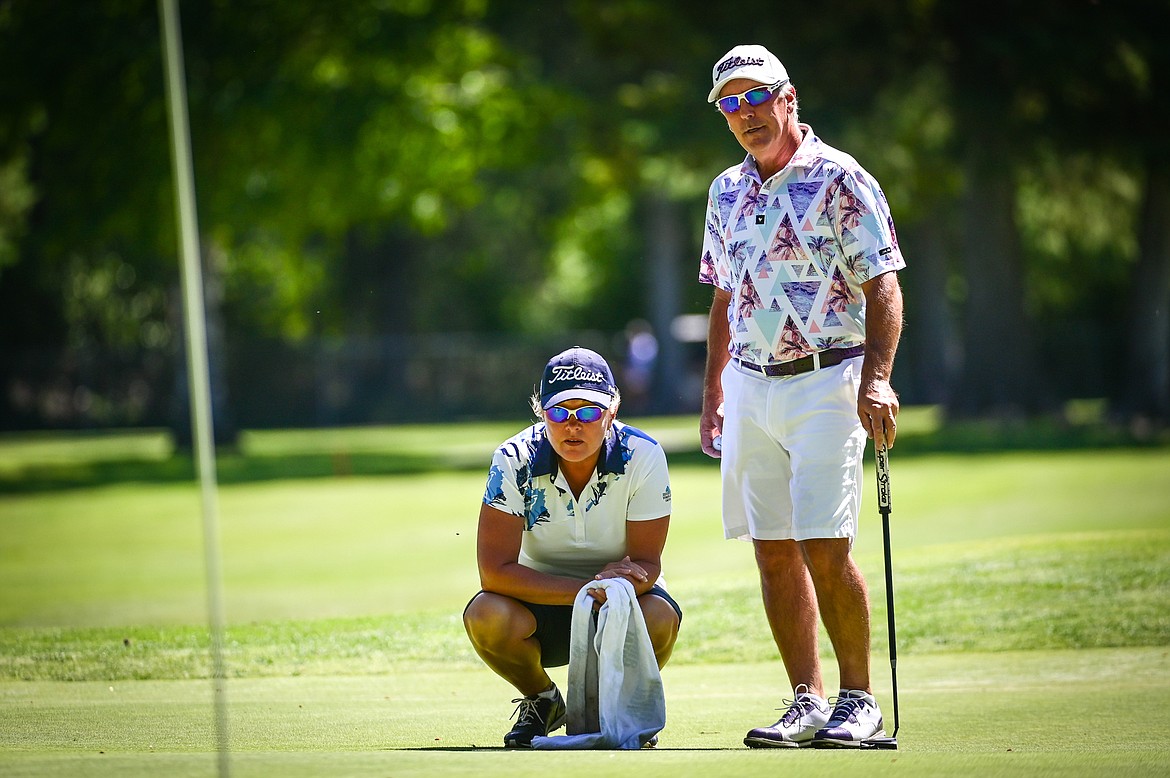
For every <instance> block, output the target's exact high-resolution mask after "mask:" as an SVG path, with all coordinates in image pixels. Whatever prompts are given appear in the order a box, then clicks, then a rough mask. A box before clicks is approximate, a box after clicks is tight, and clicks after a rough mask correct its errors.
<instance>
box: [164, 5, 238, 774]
mask: <svg viewBox="0 0 1170 778" xmlns="http://www.w3.org/2000/svg"><path fill="white" fill-rule="evenodd" d="M158 5H159V16H160V18H161V20H162V45H163V55H164V57H165V63H164V64H165V66H166V87H167V88H166V93H167V103H168V106H169V108H170V111H169V118H170V128H171V161H172V162H173V164H174V170H175V211H176V216H177V219H178V223H179V233H180V235H179V239H180V261H181V262H182V269H183V273H182V286H183V301H184V306H183V307H184V309H185V314H186V323H187V383H188V394H189V396H190V398H191V425H192V427H193V428H194V437H193V439H194V444H195V453H196V458H197V462H198V473H199V484H200V487H201V494H202V502H203V554H204V564H205V566H206V569H207V604H208V619H209V621H210V627H211V661H212V680H213V689H214V705H215V732H216V751H217V753H218V755H219V774H220V775H221V776H227V775H228V773H229V759H228V755H229V750H230V749H229V746H228V726H227V696H226V691H225V688H224V687H225V682H226V673H225V672H224V661H223V628H224V615H223V591H222V589H223V585H222V582H221V578H222V573H221V564H220V548H219V511H218V505H217V501H216V494H217V492H216V476H215V440H214V438H213V436H212V434H211V430H212V415H211V414H212V411H211V399H210V398H211V380H210V378H209V375H210V373H209V370H208V365H207V363H208V358H207V327H206V321H205V318H204V304H203V270H202V266H201V264H200V261H199V237H198V236H199V228H198V220H197V218H196V214H195V185H194V182H193V178H194V176H193V174H192V172H191V167H192V166H191V134H190V127H189V125H188V118H187V90H186V87H185V84H184V81H183V43H182V37H181V35H180V34H179V15H178V10H177V8H176V6H175V0H159V1H158Z"/></svg>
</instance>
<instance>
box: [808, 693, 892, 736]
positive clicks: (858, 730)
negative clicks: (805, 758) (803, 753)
mask: <svg viewBox="0 0 1170 778" xmlns="http://www.w3.org/2000/svg"><path fill="white" fill-rule="evenodd" d="M882 726H883V724H882V712H881V711H880V710H878V706H877V700H875V699H874V698H873V695H872V694H868V693H866V692H863V691H857V690H846V689H842V690H841V696H840V697H837V698H835V700H834V705H833V715H831V716H830V717H829V721H828V723H827V724H825V726H824V727H823V728H822V729H820V730H818V731H817V733H816V734H815V735H814V736H813V741H812V743H813V745H814V746H817V747H818V748H819V747H822V746H824V747H828V748H860V747H861V744H862V743H864V742H866V741H868V740H873V739H876V738H882V737H885V736H886V731H885V730H884V729H882Z"/></svg>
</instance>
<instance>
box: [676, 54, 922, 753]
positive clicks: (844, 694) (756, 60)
mask: <svg viewBox="0 0 1170 778" xmlns="http://www.w3.org/2000/svg"><path fill="white" fill-rule="evenodd" d="M712 81H713V86H712V89H711V92H710V94H709V95H708V102H712V103H716V104H717V107H718V110H719V111H720V112H721V113H722V115H723V118H724V119H725V120H726V121H727V126H728V128H729V129H730V130H731V132H732V134H733V135H735V138H736V140H738V141H739V143H740V145H741V146H743V148H744V149H745V150H746V151H747V153H748V156H747V158H746V159H745V160H744V162H743V163H742V164H739V165H735V166H733V167H730V168H728V169H727V170H725V171H724V172H723V173H721V174H720V175H719V177H718V178H716V179H715V181H714V182H713V183H712V185H711V189H710V193H709V199H708V202H707V217H706V231H705V235H704V240H703V255H702V259H701V263H700V271H699V280H700V281H701V282H703V283H707V284H711V285H713V286H714V287H715V292H714V300H713V301H712V304H711V313H710V320H709V324H708V336H707V367H706V374H705V381H704V388H703V411H702V416H701V418H700V428H701V429H700V436H701V440H702V446H703V451H705V452H706V453H707V454H708V455H710V456H712V457H721V460H722V461H721V471H722V480H723V525H724V532H725V535H726V537H728V538H734V537H745V538H746V537H750V538H751V539H752V542H753V545H754V549H755V556H756V563H757V566H758V567H759V571H760V582H761V589H762V593H763V599H764V610H765V612H766V614H767V617H768V623H769V625H770V626H771V629H772V635H773V638H774V639H775V641H776V645H777V647H778V648H779V650H780V656H781V659H782V660H783V662H784V666H785V669H786V670H787V672H788V678H789V681H790V682H791V684H792V687H793V690H794V694H793V697H794V699H792V700H786V701H785V704H786V705H787V706H788V708H787V710H786V712H785V714H784V715H783V716H782V717H781V718H780V720H779V721H777V722H776V723H775V724H774V725H772V726H768V727H760V728H758V729H753V730H752V731H750V732H749V733H748V734H747V737H746V738H745V739H744V743H745V744H746V745H748V746H750V747H755V748H759V747H796V746H805V745H817V746H855V747H856V746H860V745H861V743H862V742H863V741H866V740H869V739H872V738H877V737H881V736H884V734H885V732H884V730H883V724H882V715H881V711H880V710H879V709H878V705H877V701H876V700H875V699H874V697H873V694H872V689H871V687H870V664H869V641H870V622H869V593H868V589H867V587H866V583H865V579H864V578H863V576H862V574H861V571H860V570H859V569H858V567H857V565H856V564H855V563H854V561H853V558H852V556H851V554H850V550H851V547H852V544H853V539H854V537H855V534H856V531H857V519H858V511H859V505H860V501H861V494H860V484H861V481H862V465H861V462H862V453H863V451H864V449H865V441H866V437H867V436H868V437H870V438H873V439H874V440H875V444H876V445H879V446H881V445H885V446H892V445H893V443H894V435H895V431H896V428H895V417H896V416H897V413H898V398H897V395H895V393H894V391H893V389H892V388H891V386H890V371H891V369H892V368H893V363H894V352H895V350H896V349H897V344H898V340H899V338H900V336H901V329H902V293H901V288H900V287H899V285H898V280H897V274H896V272H894V271H897V270H899V269H901V268H903V267H905V262H904V261H903V259H902V255H901V252H900V250H899V248H898V242H897V238H896V237H895V234H894V224H893V221H892V219H891V218H890V214H889V208H888V206H887V204H886V200H885V196H884V194H883V193H882V191H881V188H880V187H879V186H878V184H877V182H876V181H874V180H873V178H871V177H870V176H869V174H868V173H866V172H865V170H863V169H862V168H861V167H860V166H859V165H858V164H857V162H856V161H855V160H854V159H853V158H852V157H850V156H849V155H847V154H845V153H843V152H841V151H838V150H837V149H834V148H831V147H830V146H828V145H826V144H825V143H822V142H821V141H820V140H819V139H818V138H817V137H816V135H815V134H814V133H813V130H812V128H811V127H809V126H808V125H807V124H801V123H800V121H799V119H798V116H797V102H796V88H795V87H794V86H793V85H792V83H791V82H790V81H789V79H788V73H787V71H786V70H785V69H784V66H783V65H782V64H781V63H780V61H779V60H778V59H776V57H775V56H773V54H772V53H771V52H770V51H768V50H767V49H766V48H764V47H763V46H755V45H749V46H737V47H735V48H733V49H732V50H731V51H729V52H728V53H727V54H726V55H724V56H723V57H721V58H720V59H719V60H718V62H717V63H716V64H715V68H714V71H713V73H712ZM818 614H819V617H820V619H821V621H823V623H824V625H825V630H826V632H827V633H828V635H829V638H830V640H831V641H832V643H833V648H834V651H835V653H836V656H837V664H838V669H839V674H840V692H839V694H838V695H837V696H836V698H835V700H834V701H833V703H834V704H832V705H831V704H830V701H829V700H828V699H827V696H826V693H825V681H824V679H823V677H822V675H821V666H820V661H819V658H818V657H819V651H818V646H817V634H818V632H817V619H818Z"/></svg>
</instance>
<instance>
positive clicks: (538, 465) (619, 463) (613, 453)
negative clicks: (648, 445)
mask: <svg viewBox="0 0 1170 778" xmlns="http://www.w3.org/2000/svg"><path fill="white" fill-rule="evenodd" d="M620 429H621V425H619V423H618V422H616V421H615V422H614V424H613V429H611V430H610V434H609V435H606V436H605V439H604V440H602V441H601V456H600V457H598V459H597V477H598V478H600V477H601V476H603V475H608V474H610V473H616V474H621V473H624V472H626V457H625V456H624V455H623V453H622V451H623V447H622V446H621V445H620V444H619V443H618V437H619V435H620ZM556 471H557V457H556V452H555V451H553V447H552V443H550V442H549V439H548V434H547V433H546V432H545V428H544V427H543V426H542V427H541V428H540V431H539V439H538V441H537V443H536V453H535V454H533V456H532V476H533V478H535V477H538V476H542V475H547V476H551V475H553V474H555V473H556Z"/></svg>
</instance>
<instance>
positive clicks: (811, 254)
mask: <svg viewBox="0 0 1170 778" xmlns="http://www.w3.org/2000/svg"><path fill="white" fill-rule="evenodd" d="M800 129H801V131H802V132H803V134H804V140H803V141H802V142H801V144H800V147H799V148H798V149H797V151H796V153H795V154H794V155H793V156H792V159H791V160H790V161H789V162H788V164H787V165H786V166H785V167H784V169H782V170H781V171H780V172H778V173H777V174H776V175H774V176H772V177H771V178H770V179H768V180H767V181H761V180H760V174H759V171H758V170H757V169H756V163H755V159H753V158H752V157H751V155H748V157H747V159H745V160H744V162H743V164H741V165H737V166H733V167H730V168H728V169H727V170H725V171H723V173H721V174H720V175H719V177H718V178H716V179H715V181H714V182H713V183H712V184H711V189H710V191H709V193H708V199H707V218H706V229H705V232H704V236H703V256H702V259H701V260H700V265H699V281H701V282H702V283H705V284H712V285H714V286H717V287H718V288H720V289H722V290H724V291H725V292H728V293H729V294H731V297H732V299H731V305H730V306H729V307H728V323H729V325H730V332H731V342H730V345H729V346H728V351H729V352H730V353H731V356H732V357H734V358H736V359H740V360H743V361H746V362H752V363H755V364H758V365H768V364H775V363H779V362H788V361H790V360H793V359H799V358H801V357H804V356H808V355H809V354H812V353H813V352H815V351H822V350H824V349H829V348H847V347H849V346H855V345H859V344H861V343H864V342H865V296H864V294H863V293H862V290H861V284H862V283H864V282H865V281H868V280H870V279H872V278H876V277H878V276H879V275H881V274H883V273H886V272H889V271H891V270H900V269H902V268H903V267H905V266H906V263H905V261H904V260H903V258H902V252H901V250H900V249H899V248H898V238H897V235H896V234H895V232H894V221H893V218H892V217H891V216H890V209H889V205H888V204H887V203H886V196H885V194H884V193H883V192H882V190H881V187H880V186H879V185H878V183H877V181H875V180H874V179H873V177H872V176H870V175H869V173H867V172H866V171H865V170H864V169H862V167H861V166H860V165H858V164H857V161H856V160H854V159H853V157H851V156H849V155H848V154H846V153H844V152H842V151H839V150H837V149H835V148H833V147H831V146H829V145H827V144H825V143H822V142H821V140H820V139H819V138H817V136H816V135H815V134H813V131H812V128H811V127H810V126H808V125H807V124H802V125H800Z"/></svg>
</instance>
